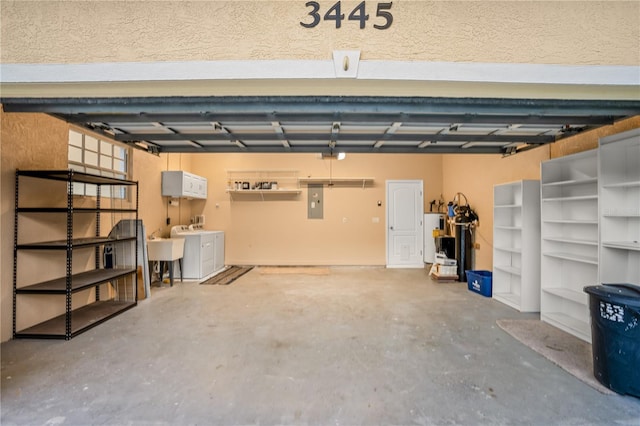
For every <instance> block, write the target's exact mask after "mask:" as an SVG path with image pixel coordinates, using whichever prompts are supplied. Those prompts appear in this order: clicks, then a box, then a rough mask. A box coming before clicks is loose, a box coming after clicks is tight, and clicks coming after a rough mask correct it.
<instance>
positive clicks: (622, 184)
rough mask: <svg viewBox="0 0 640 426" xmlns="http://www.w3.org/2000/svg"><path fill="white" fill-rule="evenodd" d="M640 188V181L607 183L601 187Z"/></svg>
mask: <svg viewBox="0 0 640 426" xmlns="http://www.w3.org/2000/svg"><path fill="white" fill-rule="evenodd" d="M638 186H640V180H636V181H628V182H618V183H607V184H604V185H602V187H603V188H607V189H608V188H614V189H615V188H635V187H638Z"/></svg>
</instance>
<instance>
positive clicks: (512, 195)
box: [492, 180, 540, 312]
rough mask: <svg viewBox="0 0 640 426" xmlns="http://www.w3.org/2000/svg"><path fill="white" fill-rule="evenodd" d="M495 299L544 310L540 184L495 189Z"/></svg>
mask: <svg viewBox="0 0 640 426" xmlns="http://www.w3.org/2000/svg"><path fill="white" fill-rule="evenodd" d="M493 201H494V208H493V279H492V280H493V283H492V284H493V298H494V299H496V300H498V301H500V302H502V303H505V304H507V305H509V306H511V307H512V308H514V309H517V310H519V311H522V312H538V311H539V310H540V181H538V180H522V181H518V182H511V183H506V184H500V185H495V186H494V188H493Z"/></svg>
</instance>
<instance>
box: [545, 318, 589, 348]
mask: <svg viewBox="0 0 640 426" xmlns="http://www.w3.org/2000/svg"><path fill="white" fill-rule="evenodd" d="M540 319H541V320H542V321H544V322H547V323H549V324H551V325H553V326H555V327H557V328H559V329H561V330H564V331H566V332H567V333H569V334H573V335H574V336H576V337H579V338H580V339H582V340H584V341H586V342H591V325H590V324H589V323H588V322H584V321H580V320H579V319H576V318H573V317H570V316H568V315H566V314H563V313H562V312H547V313H545V314H540Z"/></svg>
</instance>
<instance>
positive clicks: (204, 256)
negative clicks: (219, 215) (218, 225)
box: [174, 231, 224, 280]
mask: <svg viewBox="0 0 640 426" xmlns="http://www.w3.org/2000/svg"><path fill="white" fill-rule="evenodd" d="M174 238H184V239H185V242H184V257H183V259H182V267H183V268H184V270H183V275H184V278H185V279H196V280H200V279H203V278H205V277H207V276H209V275H211V274H213V273H214V272H217V271H219V270H221V269H222V268H224V232H223V231H192V232H185V233H180V234H179V235H177V236H175V237H174Z"/></svg>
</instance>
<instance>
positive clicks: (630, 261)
mask: <svg viewBox="0 0 640 426" xmlns="http://www.w3.org/2000/svg"><path fill="white" fill-rule="evenodd" d="M599 155H600V162H599V164H600V169H599V181H598V182H599V196H600V282H602V283H632V284H640V129H635V130H632V131H629V132H624V133H620V134H617V135H614V136H610V137H607V138H603V139H601V140H600V148H599Z"/></svg>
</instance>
